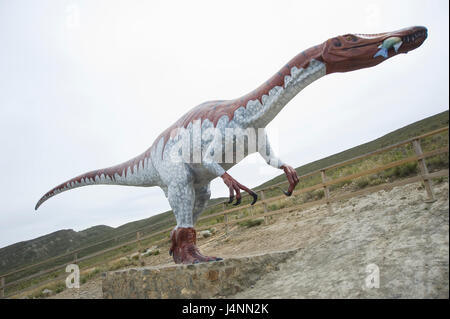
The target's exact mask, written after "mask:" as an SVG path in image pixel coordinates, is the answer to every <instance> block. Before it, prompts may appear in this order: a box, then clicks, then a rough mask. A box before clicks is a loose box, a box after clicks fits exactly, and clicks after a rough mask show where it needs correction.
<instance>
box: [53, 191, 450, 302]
mask: <svg viewBox="0 0 450 319" xmlns="http://www.w3.org/2000/svg"><path fill="white" fill-rule="evenodd" d="M434 190H435V194H436V198H437V201H435V202H434V203H425V202H424V199H425V197H426V193H425V191H424V190H423V188H422V187H421V186H420V183H414V184H410V185H406V186H400V187H395V188H394V189H392V190H390V191H379V192H376V193H372V194H369V195H364V196H360V197H355V198H352V199H349V200H346V201H341V202H338V203H334V204H333V211H332V212H330V211H329V210H328V209H327V207H326V206H325V205H322V206H316V207H312V208H309V209H306V210H302V211H296V212H292V213H289V214H282V215H280V216H277V217H273V218H272V219H271V220H270V221H269V224H268V225H260V226H256V227H252V228H244V227H241V226H234V227H232V228H230V231H229V235H228V236H226V235H225V234H224V232H223V229H218V232H217V233H216V234H215V235H213V236H212V237H210V238H206V239H204V238H200V239H199V240H198V244H199V248H200V250H201V251H202V253H204V254H209V255H215V256H220V257H224V258H227V257H236V256H249V255H253V254H260V253H264V252H269V251H279V250H287V249H294V248H300V251H299V253H297V254H296V255H295V256H294V257H292V258H291V259H290V260H288V261H287V262H286V263H284V264H282V265H280V271H277V272H273V273H269V274H267V275H265V276H264V277H263V278H262V279H261V280H260V281H258V282H257V283H256V284H255V285H254V288H252V289H249V290H247V291H242V292H240V293H238V294H237V295H236V296H235V297H236V298H380V297H381V298H403V297H412V298H436V297H437V298H441V297H442V298H448V296H449V289H448V275H449V271H448V270H449V267H448V259H449V242H448V236H449V228H448V227H449V221H448V207H449V200H448V199H449V185H448V182H443V183H441V184H438V185H435V186H434ZM159 249H160V252H161V254H160V255H158V256H150V257H147V258H146V259H145V263H146V265H149V266H150V265H152V266H156V265H162V264H168V263H173V261H172V259H171V257H170V256H169V255H168V253H167V252H168V249H169V246H168V245H165V246H161V247H159ZM369 264H375V265H377V267H378V268H379V273H380V288H379V289H368V288H367V287H364V280H365V278H366V277H367V276H368V273H366V271H367V269H366V267H367V265H369ZM51 298H57V299H60V298H77V299H78V298H102V291H101V278H97V279H94V280H91V281H89V282H87V283H86V284H84V285H82V286H81V287H80V288H79V289H67V290H65V291H63V292H61V293H59V294H57V295H55V296H52V297H51Z"/></svg>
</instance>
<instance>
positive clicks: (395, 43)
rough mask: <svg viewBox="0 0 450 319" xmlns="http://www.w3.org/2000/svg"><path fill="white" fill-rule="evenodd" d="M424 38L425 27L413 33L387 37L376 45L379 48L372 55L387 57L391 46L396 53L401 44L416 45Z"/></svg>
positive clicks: (425, 36)
mask: <svg viewBox="0 0 450 319" xmlns="http://www.w3.org/2000/svg"><path fill="white" fill-rule="evenodd" d="M426 38H427V30H426V29H421V30H418V31H416V32H414V33H411V34H408V35H404V36H402V37H389V38H387V39H385V40H384V41H383V43H382V44H380V45H379V46H378V49H379V50H378V51H377V53H375V55H374V56H373V57H374V58H376V57H379V56H381V57H383V58H385V59H387V58H388V57H389V54H388V51H389V49H391V48H393V49H394V50H395V53H398V50H399V49H400V47H401V46H402V45H403V44H406V45H408V44H413V45H416V44H417V42H418V41H420V40H422V42H423V41H425V39H426ZM419 45H420V44H419Z"/></svg>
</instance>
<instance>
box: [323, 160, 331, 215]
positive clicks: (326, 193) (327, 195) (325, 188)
mask: <svg viewBox="0 0 450 319" xmlns="http://www.w3.org/2000/svg"><path fill="white" fill-rule="evenodd" d="M320 176H321V177H322V183H325V182H326V181H327V176H326V175H325V170H324V169H323V170H321V171H320ZM323 192H324V194H325V199H326V200H327V208H328V212H329V213H330V214H333V207H332V206H331V202H330V189H329V188H328V186H326V185H325V186H324V187H323Z"/></svg>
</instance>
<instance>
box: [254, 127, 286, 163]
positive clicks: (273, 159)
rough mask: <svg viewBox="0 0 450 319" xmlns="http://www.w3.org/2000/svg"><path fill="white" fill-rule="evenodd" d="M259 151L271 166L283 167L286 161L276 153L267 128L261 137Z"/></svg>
mask: <svg viewBox="0 0 450 319" xmlns="http://www.w3.org/2000/svg"><path fill="white" fill-rule="evenodd" d="M258 152H259V154H260V155H261V156H262V158H264V160H265V161H266V163H267V164H269V165H270V166H273V167H275V168H282V166H283V165H285V164H284V162H283V161H282V160H281V159H279V158H278V156H277V155H276V154H275V152H274V151H273V149H272V146H270V143H269V139H268V137H267V134H266V132H265V130H264V135H263V136H262V137H261V140H259V144H258Z"/></svg>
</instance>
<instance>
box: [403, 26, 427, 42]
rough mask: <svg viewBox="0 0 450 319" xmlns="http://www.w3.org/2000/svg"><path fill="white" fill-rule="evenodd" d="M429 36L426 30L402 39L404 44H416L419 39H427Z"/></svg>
mask: <svg viewBox="0 0 450 319" xmlns="http://www.w3.org/2000/svg"><path fill="white" fill-rule="evenodd" d="M427 36H428V32H427V30H426V29H423V30H419V31H416V32H414V33H413V34H409V35H405V36H403V37H401V39H402V41H403V43H411V42H412V43H414V42H416V40H417V39H420V38H424V39H426V38H427Z"/></svg>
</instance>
